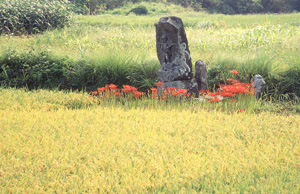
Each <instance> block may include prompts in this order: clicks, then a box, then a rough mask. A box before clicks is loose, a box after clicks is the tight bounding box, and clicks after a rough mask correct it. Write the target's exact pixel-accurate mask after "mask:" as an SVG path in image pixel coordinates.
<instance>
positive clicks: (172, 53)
mask: <svg viewBox="0 0 300 194" xmlns="http://www.w3.org/2000/svg"><path fill="white" fill-rule="evenodd" d="M155 27H156V50H157V56H158V59H159V62H160V64H161V69H159V70H158V71H157V76H158V79H159V81H164V82H170V81H176V80H191V79H192V78H193V72H192V62H191V56H190V50H189V46H188V41H187V38H186V34H185V30H184V27H183V23H182V20H181V19H180V18H178V17H175V16H171V17H162V18H160V20H159V22H158V23H156V24H155Z"/></svg>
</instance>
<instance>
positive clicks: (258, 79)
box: [251, 74, 266, 99]
mask: <svg viewBox="0 0 300 194" xmlns="http://www.w3.org/2000/svg"><path fill="white" fill-rule="evenodd" d="M251 81H253V83H252V84H251V85H252V87H253V88H254V89H255V96H256V98H257V99H260V98H261V97H262V95H263V93H264V92H265V86H266V82H265V80H264V79H263V78H262V76H261V75H258V74H257V75H255V76H254V77H253V78H252V79H251Z"/></svg>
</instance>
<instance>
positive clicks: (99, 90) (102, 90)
mask: <svg viewBox="0 0 300 194" xmlns="http://www.w3.org/2000/svg"><path fill="white" fill-rule="evenodd" d="M108 89H109V88H108V87H102V88H97V91H98V92H104V91H105V90H108Z"/></svg>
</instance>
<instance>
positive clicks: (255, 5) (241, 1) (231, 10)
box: [71, 0, 300, 14]
mask: <svg viewBox="0 0 300 194" xmlns="http://www.w3.org/2000/svg"><path fill="white" fill-rule="evenodd" d="M71 1H72V2H73V3H75V4H76V5H77V6H76V7H77V8H78V9H77V12H78V13H83V14H96V13H101V12H104V11H106V10H112V9H115V8H118V7H122V6H128V4H133V3H141V2H155V3H172V4H177V5H182V6H184V7H190V8H192V9H193V10H195V11H203V10H206V11H209V12H212V13H224V14H248V13H268V12H271V13H283V12H292V11H299V10H300V1H299V0H125V1H124V0H71Z"/></svg>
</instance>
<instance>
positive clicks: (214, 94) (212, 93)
mask: <svg viewBox="0 0 300 194" xmlns="http://www.w3.org/2000/svg"><path fill="white" fill-rule="evenodd" d="M206 95H207V96H216V95H219V92H210V93H207V94H206Z"/></svg>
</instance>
